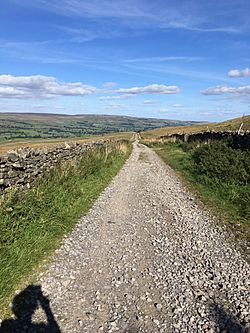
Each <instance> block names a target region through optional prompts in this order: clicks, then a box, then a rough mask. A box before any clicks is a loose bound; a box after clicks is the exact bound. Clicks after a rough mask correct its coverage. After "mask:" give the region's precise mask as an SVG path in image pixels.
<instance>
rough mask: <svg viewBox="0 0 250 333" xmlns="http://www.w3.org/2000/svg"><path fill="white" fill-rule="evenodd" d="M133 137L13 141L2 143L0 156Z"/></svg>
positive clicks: (105, 136) (125, 135) (103, 136)
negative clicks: (15, 152) (27, 148)
mask: <svg viewBox="0 0 250 333" xmlns="http://www.w3.org/2000/svg"><path fill="white" fill-rule="evenodd" d="M132 136H133V133H132V132H122V133H112V134H106V135H93V136H89V137H84V138H64V139H60V138H57V139H32V140H22V141H19V140H11V141H8V142H6V141H4V142H1V141H0V154H4V153H6V152H7V151H9V150H15V149H18V148H22V147H30V148H41V147H51V146H56V145H58V144H60V143H64V142H65V141H67V142H79V143H83V142H93V141H100V140H119V139H125V140H130V139H131V138H132Z"/></svg>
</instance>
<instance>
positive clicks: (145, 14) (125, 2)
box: [12, 0, 247, 34]
mask: <svg viewBox="0 0 250 333" xmlns="http://www.w3.org/2000/svg"><path fill="white" fill-rule="evenodd" d="M12 1H15V2H16V3H18V4H19V5H20V2H19V1H17V0H12ZM25 4H26V5H29V6H37V7H40V8H42V9H43V10H47V11H52V12H54V13H57V14H60V15H64V16H74V17H85V18H87V19H98V20H107V19H110V18H112V19H115V20H117V23H118V22H119V25H120V26H121V25H126V26H130V27H131V26H133V27H136V28H147V27H149V26H150V27H156V28H161V29H169V28H172V29H183V30H191V31H197V32H208V33H209V32H212V33H213V32H217V33H219V32H221V33H230V34H232V33H238V32H240V31H241V30H242V27H241V26H240V25H239V24H235V26H228V25H227V24H225V25H223V24H218V20H216V17H215V16H214V12H215V11H216V14H217V15H220V18H224V19H225V18H230V20H231V17H232V14H234V17H235V18H239V17H240V14H238V13H237V9H238V8H237V4H233V3H232V2H230V1H229V2H228V3H227V4H226V3H225V2H223V8H222V6H220V3H218V1H217V2H216V1H212V0H211V1H210V2H209V4H206V3H204V2H198V1H187V2H182V4H181V6H177V5H176V2H175V1H172V0H165V1H164V2H163V1H162V0H156V1H155V2H154V3H153V4H152V2H151V1H148V0H143V1H142V0H116V1H110V0H102V2H101V3H100V0H91V1H90V0H36V1H33V2H30V1H29V0H23V1H22V2H21V5H25ZM211 7H212V8H211ZM241 16H242V17H241V20H242V21H243V23H244V17H245V16H244V15H241ZM245 20H247V18H245ZM219 22H224V20H223V19H221V20H220V21H219ZM242 26H244V24H242Z"/></svg>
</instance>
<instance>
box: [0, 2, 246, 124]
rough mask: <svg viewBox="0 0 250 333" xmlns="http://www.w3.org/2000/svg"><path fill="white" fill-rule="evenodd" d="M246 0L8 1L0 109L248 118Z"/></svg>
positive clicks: (0, 34) (0, 38)
mask: <svg viewBox="0 0 250 333" xmlns="http://www.w3.org/2000/svg"><path fill="white" fill-rule="evenodd" d="M249 13H250V4H249V2H248V1H247V0H237V1H235V0H220V1H218V0H217V1H214V0H210V1H204V0H199V1H198V0H196V1H187V0H186V1H185V0H175V1H169V0H154V1H149V0H91V1H90V0H22V1H20V0H3V1H2V3H1V7H0V110H1V111H2V112H11V111H14V112H51V113H65V114H84V113H97V114H121V115H132V116H138V117H156V118H165V119H183V120H208V121H220V120H224V119H230V118H234V117H238V116H241V115H242V114H249V113H250V112H249V105H250V70H249V67H250V21H249Z"/></svg>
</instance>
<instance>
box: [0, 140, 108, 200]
mask: <svg viewBox="0 0 250 333" xmlns="http://www.w3.org/2000/svg"><path fill="white" fill-rule="evenodd" d="M108 144H109V142H108V141H98V142H91V143H72V142H70V143H64V144H60V145H57V146H53V147H49V148H39V149H34V148H20V149H18V150H16V151H9V152H8V153H6V154H5V155H3V156H0V193H2V194H3V193H5V192H6V191H8V190H10V189H12V188H15V187H22V186H26V187H28V188H29V187H30V185H31V183H32V182H33V181H34V180H35V179H36V178H37V177H39V176H41V175H42V174H43V173H44V172H45V171H48V170H50V169H51V168H53V167H54V166H55V165H56V164H57V162H59V161H68V160H72V159H75V158H77V157H78V156H82V155H83V154H84V153H86V152H87V151H88V150H91V149H95V148H96V147H100V146H107V145H108Z"/></svg>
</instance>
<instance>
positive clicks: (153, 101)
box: [142, 99, 157, 105]
mask: <svg viewBox="0 0 250 333" xmlns="http://www.w3.org/2000/svg"><path fill="white" fill-rule="evenodd" d="M142 104H143V105H154V104H157V101H155V100H152V99H146V100H145V101H143V103H142Z"/></svg>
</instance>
